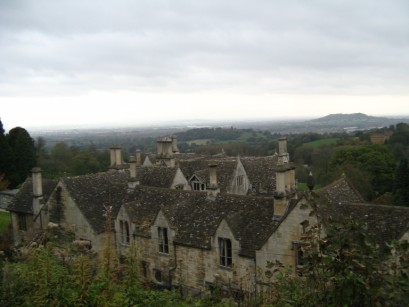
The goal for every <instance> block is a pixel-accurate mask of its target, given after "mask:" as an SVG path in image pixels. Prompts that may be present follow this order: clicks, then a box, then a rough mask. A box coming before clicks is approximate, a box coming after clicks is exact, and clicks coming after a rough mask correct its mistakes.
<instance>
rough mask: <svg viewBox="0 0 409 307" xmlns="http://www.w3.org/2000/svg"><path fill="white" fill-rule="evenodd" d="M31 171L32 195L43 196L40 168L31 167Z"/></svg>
mask: <svg viewBox="0 0 409 307" xmlns="http://www.w3.org/2000/svg"><path fill="white" fill-rule="evenodd" d="M31 173H32V178H33V196H34V197H41V196H43V180H42V176H41V168H39V167H33V168H32V170H31Z"/></svg>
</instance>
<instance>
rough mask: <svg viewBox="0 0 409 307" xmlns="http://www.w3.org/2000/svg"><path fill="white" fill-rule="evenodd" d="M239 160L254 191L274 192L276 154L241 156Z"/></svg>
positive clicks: (262, 192)
mask: <svg viewBox="0 0 409 307" xmlns="http://www.w3.org/2000/svg"><path fill="white" fill-rule="evenodd" d="M240 160H241V163H242V164H243V166H244V169H245V170H246V173H247V176H248V178H249V180H250V183H251V185H252V188H253V189H254V190H255V192H257V193H261V194H264V193H265V194H274V191H275V189H276V176H275V170H276V166H277V156H276V155H275V156H269V157H242V158H240Z"/></svg>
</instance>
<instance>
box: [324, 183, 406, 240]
mask: <svg viewBox="0 0 409 307" xmlns="http://www.w3.org/2000/svg"><path fill="white" fill-rule="evenodd" d="M316 195H317V196H318V198H317V204H318V214H319V216H320V217H321V218H322V220H323V222H324V224H325V223H326V222H327V221H329V220H335V221H340V220H342V219H343V218H347V217H351V218H353V219H354V220H356V221H358V222H359V223H362V224H363V225H364V226H365V227H366V233H367V234H368V235H369V236H370V237H371V238H372V239H373V240H375V242H377V243H378V244H380V245H382V246H385V243H386V242H391V241H392V240H397V239H400V238H401V237H402V235H403V234H404V233H405V232H407V231H408V230H409V208H406V207H398V206H385V205H378V204H366V203H363V202H364V201H363V199H362V197H361V195H360V194H359V193H358V192H357V191H356V190H355V189H354V188H353V186H352V185H351V184H350V182H349V181H348V179H347V178H346V177H345V176H343V177H342V178H341V179H339V180H337V181H335V182H334V183H332V184H330V185H328V186H327V187H325V188H323V189H320V190H317V192H316Z"/></svg>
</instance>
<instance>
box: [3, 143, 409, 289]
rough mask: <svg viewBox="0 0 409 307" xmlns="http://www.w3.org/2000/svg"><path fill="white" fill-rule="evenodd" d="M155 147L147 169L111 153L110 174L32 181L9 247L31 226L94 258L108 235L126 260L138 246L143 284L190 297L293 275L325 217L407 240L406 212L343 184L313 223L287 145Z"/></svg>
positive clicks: (330, 192)
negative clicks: (283, 272) (50, 230)
mask: <svg viewBox="0 0 409 307" xmlns="http://www.w3.org/2000/svg"><path fill="white" fill-rule="evenodd" d="M159 143H160V144H158V154H157V156H156V157H152V161H153V162H152V163H146V164H145V163H144V165H140V164H141V161H142V159H141V157H138V158H137V159H135V160H132V163H134V164H133V165H131V167H129V166H128V165H126V164H124V163H123V161H122V157H121V155H120V150H119V149H118V147H117V146H114V147H113V148H112V149H111V166H110V170H109V171H108V172H105V173H98V174H90V175H85V176H77V177H68V178H63V179H60V180H59V181H47V180H43V181H42V189H41V187H40V183H39V182H38V180H37V181H36V183H35V184H33V182H32V180H31V179H28V180H27V181H26V182H25V184H24V185H23V187H22V189H21V190H20V192H19V193H18V194H17V195H16V197H15V199H14V201H13V203H12V204H11V206H10V211H11V213H12V223H13V234H14V238H15V242H16V243H20V242H22V241H24V240H27V239H26V237H27V236H28V234H29V233H30V229H33V228H35V227H34V226H35V223H34V222H33V218H34V219H36V220H37V221H36V223H37V224H38V225H39V226H37V227H39V228H41V229H44V228H45V227H46V226H47V223H48V222H49V221H51V222H53V223H57V224H59V225H60V226H61V227H63V228H65V229H66V230H68V231H71V232H73V233H74V234H75V238H76V239H78V240H86V241H89V242H90V244H91V247H92V249H94V250H96V251H97V252H98V251H101V249H102V248H103V247H104V246H106V243H107V241H108V240H107V237H108V236H109V235H110V234H109V232H108V231H109V228H110V227H112V228H113V229H112V230H113V233H114V234H115V236H114V239H113V240H112V244H114V245H115V246H116V247H117V249H118V251H119V253H120V254H121V255H122V256H124V257H126V254H127V250H128V248H129V246H130V245H131V244H135V245H136V246H137V248H138V250H139V253H140V260H141V270H140V271H141V273H142V276H143V278H144V279H145V280H146V281H149V282H153V283H156V284H157V285H161V286H164V287H173V286H181V287H183V288H185V289H188V290H190V291H191V292H192V293H194V294H199V293H200V292H202V291H204V290H206V289H212V288H213V287H215V286H220V287H221V289H222V290H224V291H233V292H234V293H237V294H238V295H240V293H241V294H242V293H253V292H254V291H256V290H257V288H258V287H259V286H260V285H262V284H263V282H265V281H266V279H265V277H264V274H263V273H264V271H265V269H266V267H267V264H268V262H274V261H276V260H277V261H280V262H281V263H283V264H286V265H290V266H292V267H293V268H295V267H296V265H297V259H298V258H297V257H299V256H300V255H299V254H298V253H297V244H298V243H299V242H300V240H301V238H302V237H303V234H304V232H306V231H307V230H308V227H309V226H310V225H314V224H316V223H322V221H323V219H324V218H325V217H343V216H352V217H354V218H357V219H361V220H363V221H364V222H365V223H366V224H367V226H368V233H369V234H370V235H372V236H374V237H375V238H376V239H377V240H378V241H379V243H380V244H382V243H385V242H389V241H390V240H391V239H401V238H407V237H409V234H408V223H409V210H408V208H396V207H392V206H379V205H377V206H373V205H370V204H363V203H362V202H363V199H362V197H361V196H360V195H359V193H358V192H357V191H356V190H355V189H354V188H353V187H352V185H351V184H350V182H349V181H348V180H347V179H346V178H345V177H342V178H341V179H340V180H338V181H336V182H334V183H333V184H331V185H328V186H327V187H324V188H322V189H320V190H318V191H316V192H314V193H313V195H314V197H315V198H316V204H314V205H317V204H319V206H317V207H316V208H314V210H315V211H316V213H317V212H318V215H310V212H311V210H312V209H313V208H312V207H311V206H312V205H311V204H310V203H309V202H307V198H306V197H305V195H303V194H301V193H299V192H298V191H297V190H296V181H295V171H294V166H293V165H292V164H291V162H290V161H289V155H288V153H287V152H286V147H287V146H286V140H285V139H284V138H282V139H280V148H279V153H278V154H276V155H274V156H269V157H242V158H239V157H226V156H224V155H221V156H220V157H203V156H198V155H184V154H180V153H177V146H176V147H175V139H174V138H164V139H160V142H159ZM138 155H139V153H138ZM146 159H148V160H149V161H151V158H149V157H148V156H146ZM146 159H145V161H148V160H146ZM137 160H138V161H139V162H137ZM35 173H36V174H37V177H36V178H37V179H38V178H40V180H41V177H39V176H38V173H39V170H38V169H37V170H35ZM34 179H35V178H34ZM194 183H198V184H200V186H199V187H200V189H196V188H195V187H196V185H194ZM194 190H196V191H194ZM317 210H318V211H317ZM107 211H109V212H110V214H111V220H108V221H107V217H106V213H107ZM22 216H24V221H25V223H26V224H25V228H26V230H23V229H21V228H24V227H21V223H22V221H23V219H22V218H21V217H22ZM369 216H370V218H368V217H369ZM385 216H388V218H389V221H393V223H389V224H388V223H386V221H385V218H384V217H385ZM110 222H112V223H110Z"/></svg>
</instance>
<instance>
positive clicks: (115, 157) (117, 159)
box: [109, 145, 123, 168]
mask: <svg viewBox="0 0 409 307" xmlns="http://www.w3.org/2000/svg"><path fill="white" fill-rule="evenodd" d="M109 151H110V158H111V163H110V167H111V168H116V167H118V166H120V165H122V164H123V161H122V150H121V146H119V145H113V146H111V147H110V148H109Z"/></svg>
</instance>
